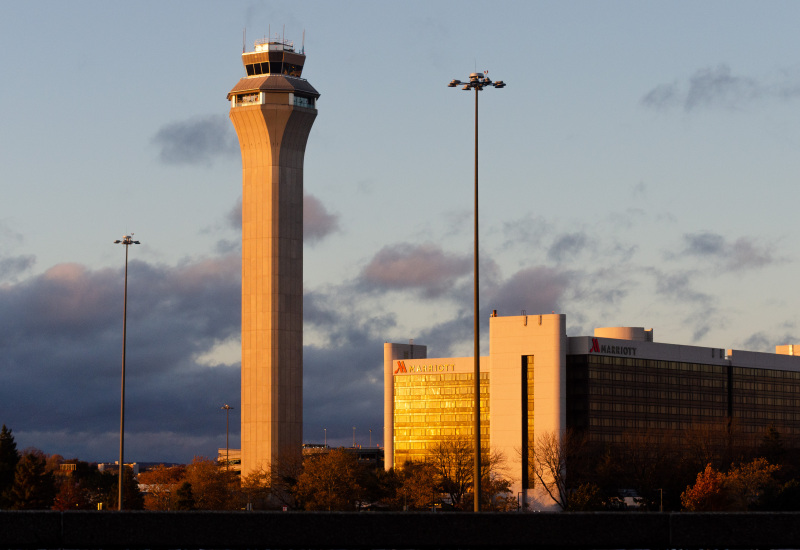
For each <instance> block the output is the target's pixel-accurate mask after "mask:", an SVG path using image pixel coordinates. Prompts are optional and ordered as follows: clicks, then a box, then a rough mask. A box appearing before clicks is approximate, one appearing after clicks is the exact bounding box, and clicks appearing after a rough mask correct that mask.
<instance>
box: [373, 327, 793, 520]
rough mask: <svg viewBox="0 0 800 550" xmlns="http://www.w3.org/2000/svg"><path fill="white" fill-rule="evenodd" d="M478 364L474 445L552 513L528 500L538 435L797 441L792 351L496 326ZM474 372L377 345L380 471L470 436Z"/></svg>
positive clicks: (466, 362)
mask: <svg viewBox="0 0 800 550" xmlns="http://www.w3.org/2000/svg"><path fill="white" fill-rule="evenodd" d="M489 350H490V353H489V355H488V356H483V357H481V360H480V369H481V400H480V410H481V438H482V440H484V441H489V442H490V447H491V449H492V450H493V451H499V452H501V453H502V454H503V455H504V456H505V458H506V461H507V467H508V470H509V475H510V478H511V479H512V481H513V482H514V484H515V485H514V487H513V490H514V492H515V493H517V492H523V493H524V494H525V498H526V501H527V503H528V504H529V505H530V506H531V507H532V508H533V509H539V510H548V509H554V502H553V501H552V499H550V497H549V496H547V495H546V494H543V493H541V492H537V491H534V490H532V489H531V487H532V486H533V483H532V480H529V479H528V472H527V467H526V465H525V462H526V458H525V457H527V456H528V450H529V448H530V447H531V446H532V445H533V444H534V442H535V441H536V438H537V437H538V436H540V435H542V434H545V433H563V432H564V431H565V430H566V429H567V428H571V429H577V430H583V431H584V433H585V434H586V435H587V436H588V438H589V440H590V441H594V442H599V443H604V442H605V443H615V442H622V441H623V438H624V435H625V434H626V433H628V432H635V431H645V430H646V431H647V432H648V433H650V434H654V435H663V436H673V435H676V434H679V433H681V432H683V431H686V430H689V429H692V428H699V427H703V426H709V425H720V424H721V423H722V424H725V423H731V424H735V425H736V428H737V430H739V432H740V433H742V432H743V433H744V434H745V435H746V434H752V436H753V437H754V438H756V437H760V436H761V435H763V434H764V432H765V430H766V429H767V428H768V427H769V426H771V425H772V426H774V427H775V428H776V429H777V430H778V431H779V432H780V433H781V435H782V436H783V437H784V438H785V441H787V442H789V444H790V445H796V444H797V442H798V441H800V357H796V356H794V353H795V351H797V352H798V355H800V346H797V350H795V346H778V347H777V349H776V353H757V352H749V351H740V350H730V349H729V350H725V349H720V348H707V347H699V346H685V345H679V344H666V343H660V342H655V341H653V331H652V330H645V329H643V328H641V327H613V328H598V329H595V331H594V335H593V336H567V333H566V315H563V314H552V315H522V316H514V317H497V316H496V315H493V316H492V318H491V319H490V323H489ZM472 381H473V360H472V358H471V357H458V358H435V359H434V358H428V357H427V348H426V347H425V346H420V345H413V344H385V345H384V399H385V402H384V417H385V418H384V422H385V425H386V427H387V428H386V430H385V440H384V445H385V465H386V468H392V467H401V466H402V465H403V463H404V462H405V461H407V460H415V461H418V460H424V459H425V457H426V455H427V450H428V449H429V448H431V447H432V446H434V445H436V444H437V443H439V442H441V441H444V440H446V439H448V438H452V437H458V436H461V437H470V438H471V437H472V435H473V403H474V398H473V395H474V393H473V391H474V389H473V385H472Z"/></svg>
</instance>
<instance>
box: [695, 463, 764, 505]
mask: <svg viewBox="0 0 800 550" xmlns="http://www.w3.org/2000/svg"><path fill="white" fill-rule="evenodd" d="M777 470H778V466H775V465H772V464H770V463H769V462H767V460H766V459H764V458H757V459H755V460H753V461H752V462H749V463H745V464H740V465H739V466H737V467H733V466H732V467H731V469H730V471H729V472H728V473H723V472H720V471H719V470H717V469H716V468H714V467H713V466H712V465H711V464H707V465H706V468H705V470H703V471H702V472H700V473H699V474H697V480H696V481H695V484H694V485H691V486H689V487H687V488H686V490H685V491H684V492H683V494H681V504H682V505H683V507H684V509H686V510H688V511H690V512H720V511H745V510H747V509H748V508H753V507H756V506H758V505H759V503H760V500H761V497H762V496H763V495H764V494H765V492H766V491H767V490H768V489H769V488H771V486H773V485H775V479H774V474H775V472H777ZM775 488H776V487H775ZM776 489H777V488H776Z"/></svg>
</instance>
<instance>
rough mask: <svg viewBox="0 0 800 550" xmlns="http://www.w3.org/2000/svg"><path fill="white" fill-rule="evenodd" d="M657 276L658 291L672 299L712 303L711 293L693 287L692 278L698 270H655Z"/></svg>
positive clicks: (684, 301)
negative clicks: (669, 271) (668, 271)
mask: <svg viewBox="0 0 800 550" xmlns="http://www.w3.org/2000/svg"><path fill="white" fill-rule="evenodd" d="M653 272H654V274H655V276H656V292H657V293H658V294H660V295H662V296H663V297H664V298H667V299H669V300H671V301H675V302H682V303H691V304H701V305H703V304H710V303H711V301H712V299H711V296H710V295H709V294H705V293H703V292H699V291H696V290H694V289H693V288H692V279H693V278H694V276H696V275H697V271H693V270H692V271H677V272H672V273H667V272H663V271H658V270H653Z"/></svg>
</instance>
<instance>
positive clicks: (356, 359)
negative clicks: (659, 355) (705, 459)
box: [0, 1, 800, 462]
mask: <svg viewBox="0 0 800 550" xmlns="http://www.w3.org/2000/svg"><path fill="white" fill-rule="evenodd" d="M799 16H800V5H798V4H797V3H793V2H758V3H756V2H700V3H698V2H569V3H566V2H532V1H526V2H461V1H459V2H448V1H441V2H392V3H389V2H366V1H364V2H355V1H353V2H344V1H342V2H304V1H294V2H235V1H234V2H224V3H223V2H182V1H174V2H147V1H145V2H136V3H121V2H70V3H62V2H47V1H46V2H37V3H11V2H6V3H3V4H0V48H2V51H3V52H4V53H3V55H2V56H1V57H0V69H2V75H3V78H2V79H0V128H2V131H0V167H2V170H1V171H0V197H2V199H1V200H0V423H5V424H6V425H8V426H9V427H11V428H12V429H13V430H14V434H15V437H16V439H17V442H18V445H19V446H20V448H23V447H26V446H36V447H38V448H41V449H42V450H44V451H45V452H48V453H59V454H62V455H64V456H67V457H75V456H77V457H79V458H82V459H84V460H114V458H115V454H116V452H117V447H116V446H117V438H118V427H119V417H118V414H119V359H120V348H121V316H122V268H123V262H124V252H123V250H122V247H120V246H118V245H117V246H115V245H113V244H112V242H113V241H114V240H115V239H118V238H120V237H121V236H122V235H124V234H126V233H130V232H134V233H135V238H138V239H140V240H141V242H142V244H141V245H139V246H136V247H135V248H133V249H132V250H131V264H130V273H129V276H130V279H129V284H130V287H129V318H128V327H129V331H128V345H129V347H128V394H127V420H126V449H127V451H126V456H127V457H128V458H130V459H132V460H139V461H158V460H164V461H176V462H185V461H189V460H191V458H192V457H193V456H194V455H204V456H213V455H214V454H215V452H216V448H217V447H221V446H224V441H225V439H224V438H225V433H224V429H225V419H224V412H223V411H221V410H220V409H219V407H221V406H222V404H223V403H229V404H231V405H232V406H234V407H237V409H236V410H238V403H239V371H238V368H239V352H238V345H239V343H238V331H239V322H240V318H239V315H240V314H239V308H240V297H239V292H240V263H239V254H240V247H239V239H240V232H239V230H238V227H237V224H238V221H237V217H236V216H237V212H238V204H239V201H240V198H241V159H240V156H239V152H238V145H237V142H236V137H235V133H234V132H233V127H232V125H231V124H230V122H229V121H228V119H227V112H228V108H229V106H228V104H227V102H226V100H225V96H226V94H227V92H228V91H229V90H230V89H231V88H232V87H233V86H234V85H235V84H236V82H237V81H238V80H239V78H241V77H242V76H243V68H242V65H241V60H240V53H241V48H242V30H243V29H245V28H246V32H247V49H248V50H251V49H252V47H253V44H252V43H253V41H254V40H255V39H258V38H263V37H265V36H266V35H267V34H268V33H269V32H270V30H271V31H272V33H273V34H274V33H276V32H277V33H279V34H280V33H285V36H286V38H288V39H291V40H294V41H295V44H297V45H298V47H299V45H300V43H301V42H302V40H303V33H304V32H305V51H306V54H307V56H308V57H307V61H306V67H305V70H304V77H306V78H307V79H308V80H309V81H310V82H311V83H312V84H313V85H314V86H315V87H316V88H317V89H318V90H319V91H320V93H321V94H322V96H321V98H320V100H319V102H318V105H317V106H318V109H319V115H318V117H317V120H316V122H315V124H314V127H313V129H312V133H311V136H310V139H309V143H308V147H307V151H306V159H305V190H306V194H307V197H306V246H305V276H304V287H305V293H306V298H305V328H306V331H305V352H304V353H305V360H304V367H305V440H306V441H308V442H319V441H321V440H322V437H323V429H324V428H327V433H328V441H329V443H333V444H344V445H349V444H351V442H352V427H353V426H355V427H356V439H357V443H361V444H367V443H368V437H369V435H368V434H369V430H372V434H373V442H376V441H379V440H380V437H382V428H383V425H382V424H383V418H382V402H381V400H382V389H381V388H382V370H381V365H382V343H383V342H385V341H394V342H405V341H407V340H408V339H409V338H413V339H414V340H415V342H416V343H420V344H426V345H428V346H429V352H430V353H431V354H432V355H438V356H450V355H469V354H470V353H471V327H472V297H471V293H472V265H471V254H472V183H473V181H472V177H473V174H472V145H473V142H472V140H473V134H472V131H473V118H472V115H473V111H472V109H473V97H472V95H471V94H468V93H465V92H462V91H460V90H458V89H450V88H448V87H447V83H448V82H449V81H450V80H452V79H454V78H458V79H461V80H465V79H466V78H467V77H468V75H469V73H471V72H474V71H476V70H477V71H483V70H488V71H489V76H490V77H492V78H494V79H501V80H504V81H505V82H507V84H508V86H507V87H506V88H504V89H502V90H495V89H491V90H487V91H485V92H483V93H482V95H481V111H480V113H481V121H480V129H481V138H480V140H481V141H480V143H481V149H480V152H481V159H480V167H481V172H480V178H481V259H482V267H481V269H482V271H481V284H482V289H481V297H482V299H481V307H482V310H483V312H484V314H483V317H484V320H486V319H487V318H488V314H489V312H490V311H491V310H492V309H497V310H498V311H499V314H500V315H516V314H519V313H520V312H521V311H522V310H525V311H527V312H528V313H530V314H535V313H539V312H545V313H549V312H550V311H557V312H560V313H565V314H567V326H568V333H569V334H570V335H573V336H578V335H586V334H591V332H592V330H593V329H594V328H595V327H596V326H616V325H626V326H645V327H646V328H654V332H655V339H656V340H657V341H662V342H673V343H682V344H697V345H704V346H713V347H718V348H739V349H750V350H759V351H773V350H774V346H775V345H777V344H787V343H796V342H798V340H800V338H798V333H799V332H800V330H798V321H800V318H799V317H800V316H799V315H798V313H797V308H796V307H795V305H796V304H797V302H798V298H800V296H799V294H800V290H798V288H797V285H796V284H794V283H795V281H796V280H797V275H798V269H797V254H796V253H795V251H794V246H793V245H792V243H793V242H794V240H795V239H794V236H795V233H796V232H797V230H798V227H797V226H798V221H797V218H796V216H795V215H794V213H795V209H796V207H795V205H794V199H795V193H794V191H795V188H796V182H797V175H798V160H797V158H798V157H797V154H796V151H797V150H798V145H800V130H798V128H800V111H799V110H798V106H800V59H799V58H798V55H797V51H798V38H797V33H796V22H797V21H798V19H799V18H800V17H799ZM284 29H285V30H284ZM483 349H484V350H486V349H487V348H486V344H484V347H483ZM236 410H234V411H232V415H231V427H232V429H231V445H232V446H237V445H238V414H237V413H236Z"/></svg>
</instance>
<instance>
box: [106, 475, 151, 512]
mask: <svg viewBox="0 0 800 550" xmlns="http://www.w3.org/2000/svg"><path fill="white" fill-rule="evenodd" d="M123 468H124V469H123V470H122V498H123V499H124V500H123V503H122V504H123V506H122V508H123V509H124V510H143V509H144V495H142V492H141V491H140V490H139V482H138V481H136V478H135V477H134V476H133V468H131V467H130V466H124V467H123ZM103 473H104V474H105V473H106V472H103ZM108 474H109V475H111V476H113V477H114V480H115V481H114V485H113V489H111V490H110V491H109V492H108V493H106V497H105V498H106V501H107V502H108V508H109V509H110V510H116V509H117V508H118V506H117V503H118V502H119V475H118V473H117V472H108Z"/></svg>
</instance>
